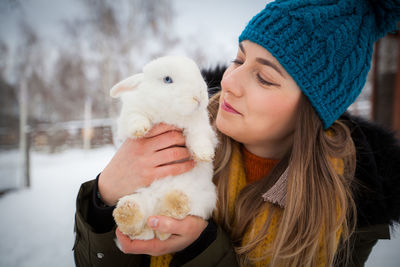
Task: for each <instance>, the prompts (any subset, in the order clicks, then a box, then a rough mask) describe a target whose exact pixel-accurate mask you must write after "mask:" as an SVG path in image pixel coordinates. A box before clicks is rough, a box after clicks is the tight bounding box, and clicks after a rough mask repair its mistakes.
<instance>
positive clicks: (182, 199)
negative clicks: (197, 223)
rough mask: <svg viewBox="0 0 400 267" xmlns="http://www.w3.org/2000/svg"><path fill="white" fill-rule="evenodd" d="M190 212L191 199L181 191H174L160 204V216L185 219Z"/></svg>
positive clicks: (165, 196) (166, 195)
mask: <svg viewBox="0 0 400 267" xmlns="http://www.w3.org/2000/svg"><path fill="white" fill-rule="evenodd" d="M189 211H190V203H189V197H188V196H187V195H186V194H185V193H184V192H182V191H180V190H172V191H170V192H168V193H166V194H165V195H164V197H163V198H162V199H161V202H160V215H165V216H169V217H172V218H175V219H183V218H185V217H186V215H188V213H189Z"/></svg>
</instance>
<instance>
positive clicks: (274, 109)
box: [246, 94, 299, 138]
mask: <svg viewBox="0 0 400 267" xmlns="http://www.w3.org/2000/svg"><path fill="white" fill-rule="evenodd" d="M298 100H299V97H297V96H292V95H291V96H287V95H284V94H269V95H268V96H265V97H257V98H254V99H252V100H250V102H251V104H250V103H249V105H248V106H249V110H248V111H249V112H248V118H247V120H246V124H247V127H249V128H252V129H253V130H254V131H253V132H254V133H255V135H260V136H261V135H264V136H265V137H268V136H269V137H273V138H279V137H281V136H285V135H287V134H288V133H289V132H291V131H292V130H293V128H294V123H295V118H296V113H297V110H298V102H299V101H298Z"/></svg>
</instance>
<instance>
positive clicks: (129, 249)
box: [115, 228, 170, 256]
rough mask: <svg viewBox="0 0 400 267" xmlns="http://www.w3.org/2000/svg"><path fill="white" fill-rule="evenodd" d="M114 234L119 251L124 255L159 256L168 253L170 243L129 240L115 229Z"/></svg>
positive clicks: (152, 240) (157, 240) (155, 240)
mask: <svg viewBox="0 0 400 267" xmlns="http://www.w3.org/2000/svg"><path fill="white" fill-rule="evenodd" d="M115 234H116V236H117V238H118V240H119V242H120V245H121V250H122V252H124V253H125V254H148V255H152V256H159V255H163V254H167V253H168V252H169V247H170V243H169V242H168V243H167V242H166V241H161V240H159V239H156V238H154V239H150V240H138V239H134V240H131V239H130V238H129V237H128V236H126V235H124V234H123V233H122V232H121V231H119V229H118V228H117V229H116V231H115Z"/></svg>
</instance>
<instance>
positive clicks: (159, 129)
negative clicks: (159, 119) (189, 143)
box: [144, 123, 182, 138]
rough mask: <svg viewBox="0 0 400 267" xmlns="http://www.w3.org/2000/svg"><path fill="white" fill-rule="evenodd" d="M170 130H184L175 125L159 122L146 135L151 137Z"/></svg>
mask: <svg viewBox="0 0 400 267" xmlns="http://www.w3.org/2000/svg"><path fill="white" fill-rule="evenodd" d="M169 131H182V130H181V129H179V128H178V127H176V126H173V125H169V124H165V123H159V124H156V125H155V126H153V128H151V129H150V131H148V132H147V133H146V135H145V136H144V137H145V138H151V137H154V136H157V135H160V134H162V133H165V132H169Z"/></svg>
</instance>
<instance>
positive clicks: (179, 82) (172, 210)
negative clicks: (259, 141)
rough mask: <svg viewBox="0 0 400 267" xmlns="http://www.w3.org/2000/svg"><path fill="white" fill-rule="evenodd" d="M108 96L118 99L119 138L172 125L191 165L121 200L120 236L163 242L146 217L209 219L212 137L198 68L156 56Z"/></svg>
mask: <svg viewBox="0 0 400 267" xmlns="http://www.w3.org/2000/svg"><path fill="white" fill-rule="evenodd" d="M110 94H111V96H112V97H121V99H122V109H121V114H120V117H119V119H118V137H119V138H120V139H126V138H138V137H142V136H144V135H145V134H146V133H147V131H149V130H150V129H151V128H152V126H153V125H155V124H157V123H160V122H163V123H166V124H171V125H175V126H177V127H179V128H181V129H183V133H184V135H185V137H186V146H187V148H188V149H189V151H190V152H191V153H192V156H193V158H194V159H195V160H196V164H195V167H194V168H193V169H192V170H190V171H188V172H186V173H184V174H181V175H177V176H169V177H165V178H162V179H158V180H156V181H154V182H153V183H152V184H151V185H150V186H149V187H145V188H140V189H138V190H137V191H136V192H134V193H133V194H132V195H128V196H125V197H122V198H121V199H120V200H119V202H118V204H117V207H116V209H115V210H114V212H113V215H114V218H115V221H116V223H117V225H118V226H119V229H120V230H121V232H123V233H124V234H127V235H129V236H130V238H131V239H143V240H147V239H152V238H154V236H156V237H158V238H159V239H161V240H165V239H167V238H168V237H169V236H170V234H169V233H154V232H153V230H152V229H151V228H149V227H148V226H147V224H146V223H147V218H148V217H149V216H151V215H167V216H171V217H174V218H177V219H183V218H184V217H185V216H187V215H195V216H199V217H202V218H204V219H208V218H209V217H210V216H211V214H212V211H213V209H214V208H215V204H216V199H217V197H216V190H215V185H214V184H213V182H212V176H213V164H212V159H213V157H214V150H215V147H216V145H217V137H216V135H215V132H214V130H213V129H212V127H211V125H210V123H209V117H208V112H207V105H208V95H207V86H206V84H205V82H204V80H203V78H202V76H201V73H200V70H199V68H198V67H197V65H196V64H195V63H194V62H193V61H192V60H191V59H189V58H186V57H179V56H167V57H161V58H158V59H156V60H153V61H151V62H150V63H148V64H147V65H145V66H144V68H143V73H140V74H136V75H134V76H131V77H130V78H127V79H125V80H123V81H121V82H120V83H118V84H116V85H115V86H114V87H113V88H112V89H111V91H110Z"/></svg>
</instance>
